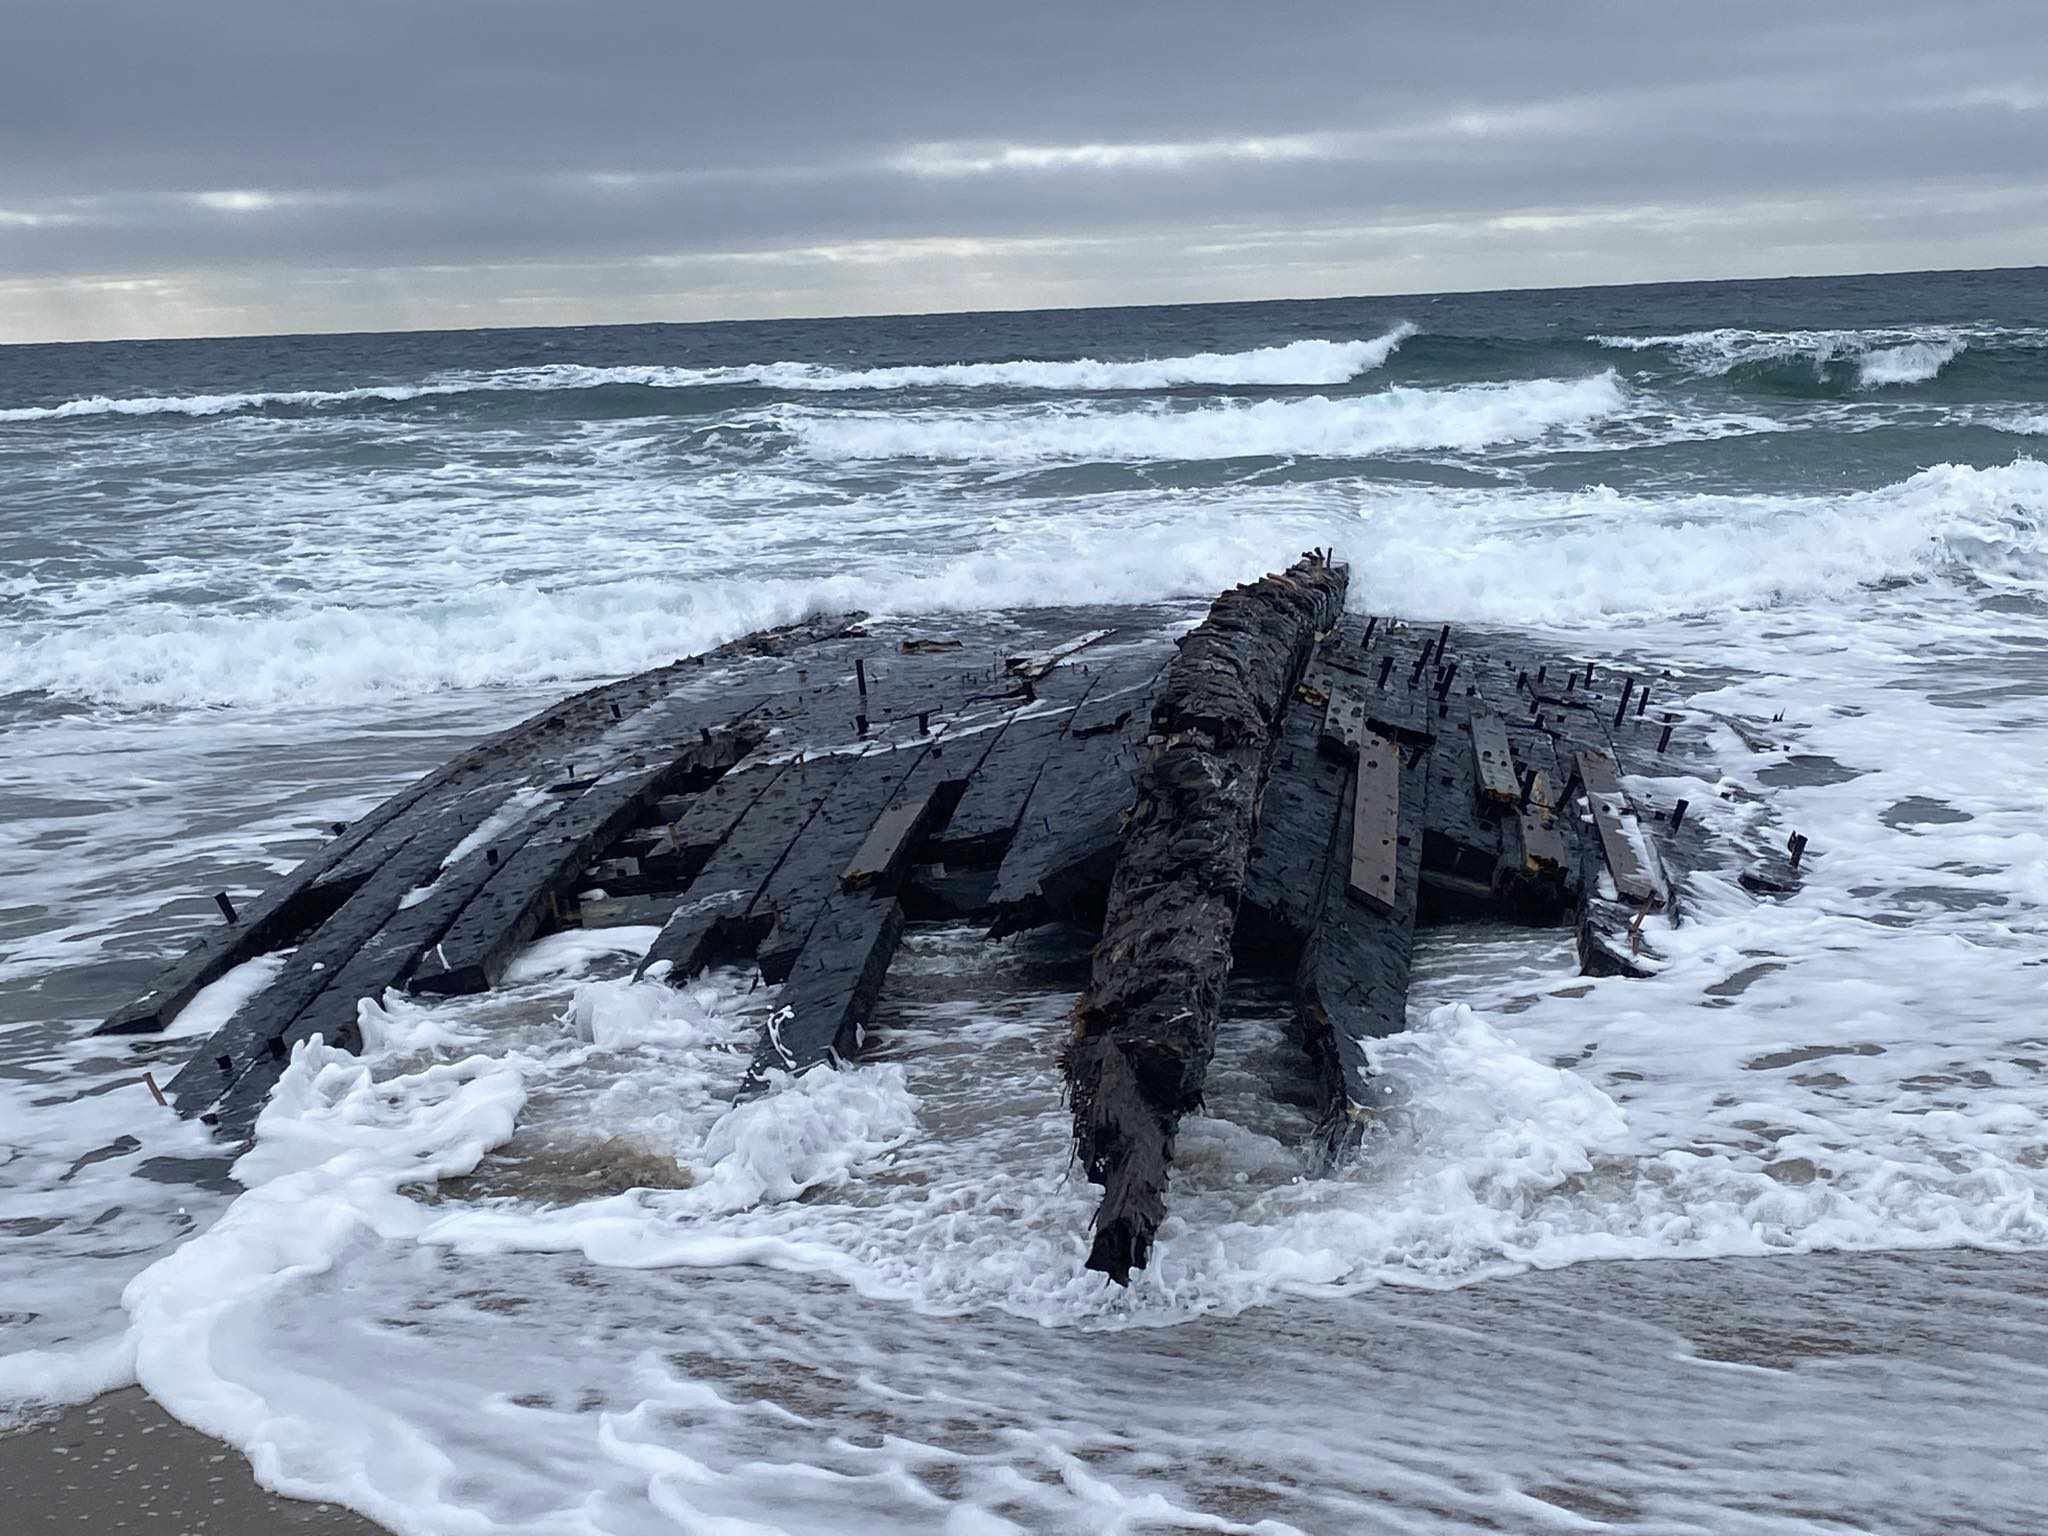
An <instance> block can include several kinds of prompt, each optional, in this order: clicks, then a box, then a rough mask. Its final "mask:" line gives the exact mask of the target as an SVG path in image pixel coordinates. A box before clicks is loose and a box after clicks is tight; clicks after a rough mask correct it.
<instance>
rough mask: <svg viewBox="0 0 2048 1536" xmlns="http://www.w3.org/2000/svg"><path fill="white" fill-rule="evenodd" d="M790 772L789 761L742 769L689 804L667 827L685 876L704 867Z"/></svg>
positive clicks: (720, 781)
mask: <svg viewBox="0 0 2048 1536" xmlns="http://www.w3.org/2000/svg"><path fill="white" fill-rule="evenodd" d="M788 768H789V764H788V762H786V761H785V762H779V763H762V764H759V765H758V766H755V767H751V768H749V767H740V768H737V769H735V770H734V771H733V772H731V773H728V774H726V775H725V776H724V777H723V778H721V779H720V780H719V781H718V782H717V783H716V784H713V785H712V786H711V787H710V788H709V789H706V790H705V791H704V792H703V793H701V794H699V795H696V796H694V797H693V798H692V799H691V800H690V802H689V803H688V804H687V805H686V806H685V807H684V808H683V809H682V811H681V812H680V813H679V814H678V815H677V816H676V818H675V819H674V820H673V821H672V822H670V823H669V827H668V834H669V837H670V839H671V840H672V841H673V843H674V846H675V852H676V855H677V857H678V858H680V859H681V860H682V864H683V873H684V874H685V875H695V874H696V873H697V872H698V871H699V870H701V869H702V868H703V867H704V865H705V864H706V862H708V861H709V859H710V858H711V855H712V854H713V853H715V852H716V851H717V850H718V847H719V845H720V844H721V843H723V842H724V841H725V840H726V839H727V838H728V837H730V836H731V835H732V829H733V828H734V827H736V826H738V825H739V823H740V818H741V817H743V816H745V815H746V814H747V811H748V810H749V808H751V807H752V805H753V804H754V802H755V801H756V800H759V799H760V798H761V796H762V795H764V794H766V793H767V792H768V790H769V788H770V787H771V786H772V785H773V784H774V783H775V781H776V779H777V778H779V777H780V776H781V775H782V774H783V773H784V772H785V771H787V770H788Z"/></svg>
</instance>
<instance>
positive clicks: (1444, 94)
mask: <svg viewBox="0 0 2048 1536" xmlns="http://www.w3.org/2000/svg"><path fill="white" fill-rule="evenodd" d="M9 31H10V46H9V48H8V49H6V50H5V51H4V52H0V339H14V340H26V339H35V338H44V337H48V338H56V337H73V336H103V335H130V334H207V333H220V332H227V331H270V330H305V329H335V328H343V329H347V328H365V327H369V328H381V327H391V326H421V325H481V324H523V323H579V322H588V321H599V320H624V319H696V318H708V317H715V316H726V315H767V314H796V313H836V312H853V311H861V310H921V309H942V308H958V307H980V306H992V307H1020V306H1032V305H1039V304H1079V303H1109V302H1155V301H1173V300H1184V299H1199V298H1218V299H1224V298H1246V297H1264V296H1293V295H1306V294H1312V293H1344V292H1372V291H1379V292H1388V291H1419V290H1429V289H1437V288H1450V287H1492V286H1520V285H1524V284H1557V283H1575V282H1605V281H1625V280H1630V279H1654V278H1663V277H1681V276H1714V275H1766V274H1775V273H1780V272H1795V271H1827V270H1834V271H1841V270H1870V269H1883V268H1894V269H1896V268H1908V267H1916V266H1971V265H1995V264H2012V263H2022V262H2026V261H2032V260H2039V259H2040V253H2041V252H2042V251H2044V250H2048V169H2044V167H2043V164H2042V161H2041V157H2040V155H2039V146H2040V144H2041V143H2042V142H2043V140H2044V137H2048V96H2044V94H2043V92H2042V91H2041V89H2040V86H2039V81H2040V80H2042V79H2043V78H2048V29H2044V28H2042V27H2041V26H2040V25H2039V10H2038V5H2037V4H2036V3H2035V0H1958V3H1955V4H1951V5H1948V6H1944V7H1939V8H1934V7H1926V6H1921V5H1909V4H1901V3H1891V0H1881V3H1876V4H1868V3H1866V4H1848V3H1840V0H1810V3H1807V4H1803V5H1799V6H1786V5H1783V4H1782V3H1771V4H1760V3H1754V0H1731V3H1729V4H1725V5H1722V6H1718V7H1715V8H1713V9H1712V10H1711V11H1710V12H1709V11H1700V10H1698V9H1696V8H1688V9H1687V11H1686V12H1685V13H1684V14H1683V15H1681V14H1680V13H1678V12H1676V11H1672V10H1668V9H1667V8H1661V7H1633V6H1617V5H1615V4H1612V3H1599V4H1594V3H1584V0H1577V3H1574V0H1564V3H1560V4H1557V5H1553V6H1548V7H1545V8H1543V11H1542V12H1541V17H1540V24H1539V21H1538V20H1537V13H1534V12H1531V11H1529V10H1528V9H1527V8H1526V7H1521V6H1514V5H1508V4H1504V3H1503V4H1489V3H1464V4H1454V5H1448V6H1433V7H1427V8H1409V7H1364V6H1358V5H1355V4H1349V5H1341V6H1339V5H1329V6H1320V5H1299V6H1289V7H1285V8H1282V9H1279V10H1274V9H1272V8H1266V7H1249V6H1244V5H1241V4H1231V5H1225V4H1220V3H1209V0H1196V3H1181V4H1174V5H1170V6H1169V5H1153V4H1142V3H1133V4H1128V5H1119V6H1114V7H1102V6H1097V5H1079V4H1071V3H1067V0H1047V3H1044V4H1040V5H1036V6H1032V7H1004V8H995V7H979V6H959V5H952V4H948V5H936V4H890V3H878V4H875V5H870V6H844V5H827V4H822V3H820V4H814V5H793V4H786V3H774V0H767V3H762V4H759V5H755V6H749V7H728V8H718V9H716V10H714V9H712V8H708V7H701V6H678V5H673V4H670V3H666V0H618V3H614V4H609V5H607V6H605V7H603V8H601V9H600V10H597V11H594V12H593V11H590V10H587V9H579V8H576V7H567V6H562V5H560V4H559V3H547V4H543V3H539V0H441V3H437V4H435V5H430V6H422V5H419V4H417V3H414V0H358V3H356V4H352V5H350V6H336V7H318V8H309V7H298V6H278V5H275V4H272V3H269V0H262V3H257V0H212V3H210V4H209V5H208V6H206V7H204V8H203V9H201V10H199V11H196V12H195V11H192V10H190V9H188V8H168V9H167V8H165V7H163V6H161V5H160V4H156V3H154V0H73V3H71V4H68V5H65V6H42V7H33V8H30V13H29V14H28V15H26V16H19V17H15V18H12V19H11V20H10V25H9Z"/></svg>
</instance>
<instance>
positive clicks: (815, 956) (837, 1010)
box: [748, 890, 903, 1086]
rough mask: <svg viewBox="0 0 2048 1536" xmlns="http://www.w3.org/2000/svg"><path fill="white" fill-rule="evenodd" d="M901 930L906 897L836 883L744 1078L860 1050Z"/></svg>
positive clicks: (800, 1068) (801, 1068)
mask: <svg viewBox="0 0 2048 1536" xmlns="http://www.w3.org/2000/svg"><path fill="white" fill-rule="evenodd" d="M902 936H903V903H902V902H901V901H900V900H898V899H897V897H896V896H895V895H894V894H893V893H885V892H878V891H868V890H861V891H835V892H834V893H833V894H832V896H831V898H830V900H829V901H828V902H827V904H826V908H825V911H824V913H823V915H822V916H820V918H819V919H818V922H817V924H816V925H815V931H814V932H813V933H812V934H811V935H810V936H809V938H808V940H807V941H806V942H805V944H804V946H803V949H802V951H801V952H800V953H799V954H798V956H797V958H796V963H795V967H794V969H792V970H791V972H790V974H789V979H788V980H787V981H786V982H785V983H784V984H783V988H782V996H781V998H780V999H779V1006H778V1007H777V1008H776V1010H775V1013H774V1016H773V1017H772V1018H771V1019H770V1020H769V1022H768V1025H767V1027H766V1028H765V1029H764V1030H763V1033H762V1040H761V1045H760V1047H759V1049H758V1050H757V1052H756V1054H755V1057H754V1064H753V1067H752V1069H751V1071H750V1072H749V1073H748V1082H749V1085H750V1086H758V1084H759V1083H760V1081H761V1079H762V1077H763V1075H764V1074H765V1073H767V1072H769V1071H783V1072H798V1073H801V1072H808V1071H810V1070H811V1069H812V1068H813V1067H818V1066H826V1065H834V1064H837V1063H838V1062H841V1061H851V1060H853V1059H854V1058H855V1057H856V1056H858V1055H859V1054H860V1052H861V1048H862V1046H863V1045H864V1044H865V1042H866V1038H867V1024H868V1020H869V1018H870V1017H871V1016H872V1014H873V1011H874V1006H875V1000H876V998H878V997H879V996H880V995H881V991H882V984H883V982H884V981H885V980H887V978H888V974H889V962H890V960H891V959H892V958H894V956H895V953H896V945H897V943H898V941H899V940H900V939H901V938H902Z"/></svg>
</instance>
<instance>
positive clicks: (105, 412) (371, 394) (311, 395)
mask: <svg viewBox="0 0 2048 1536" xmlns="http://www.w3.org/2000/svg"><path fill="white" fill-rule="evenodd" d="M473 387H474V386H472V385H468V384H457V383H452V382H450V383H438V384H376V385H365V386H363V387H362V388H360V389H282V390H263V391H256V392H251V393H247V394H226V395H136V396H133V397H131V398H127V399H121V400H116V399H111V398H109V397H108V396H106V395H90V396H87V397H86V398H85V399H82V400H66V401H65V402H64V403H63V404H62V405H17V406H9V407H6V408H5V409H0V423H5V422H30V421H69V420H71V419H73V418H76V417H82V416H231V415H233V414H234V413H236V412H237V411H259V410H263V409H266V408H268V407H271V406H297V407H307V406H331V405H359V404H362V403H363V402H365V401H377V400H381V401H385V402H388V403H393V404H397V403H403V402H404V401H407V400H419V399H422V398H425V397H428V396H433V395H460V394H466V393H468V392H469V391H470V390H471V389H472V388H473Z"/></svg>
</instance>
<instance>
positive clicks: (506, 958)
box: [411, 731, 757, 995]
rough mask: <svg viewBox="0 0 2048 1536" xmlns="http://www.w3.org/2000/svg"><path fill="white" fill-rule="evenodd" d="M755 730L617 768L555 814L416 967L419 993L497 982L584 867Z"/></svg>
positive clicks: (737, 751)
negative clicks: (663, 798) (647, 811)
mask: <svg viewBox="0 0 2048 1536" xmlns="http://www.w3.org/2000/svg"><path fill="white" fill-rule="evenodd" d="M755 739H757V738H755V737H753V736H751V735H744V734H742V733H740V732H735V731H717V732H712V733H709V735H708V736H707V737H706V738H704V739H701V740H698V741H691V742H689V743H688V744H687V745H684V746H682V747H680V748H678V749H674V750H673V755H672V756H669V757H667V758H666V759H664V758H661V757H655V758H654V759H653V760H652V761H650V762H648V763H646V764H645V765H644V766H641V767H637V768H635V767H627V768H624V769H620V770H614V771H613V772H612V773H610V775H609V776H607V777H606V778H605V779H603V780H602V781H600V782H599V783H597V784H595V785H594V786H592V787H591V788H590V789H588V790H586V791H585V792H584V793H583V794H581V795H579V796H578V797H577V798H576V799H575V800H574V801H572V802H571V803H570V804H569V805H568V806H566V807H565V808H564V809H563V810H562V812H561V813H560V814H559V815H557V816H556V817H554V818H553V819H552V820H551V821H550V822H548V823H547V825H546V826H545V827H544V828H543V829H542V830H541V831H540V833H539V834H538V835H536V836H535V837H534V838H533V839H532V840H531V841H529V842H527V843H526V844H525V845H524V846H522V847H521V848H520V849H519V851H518V852H517V853H515V854H514V855H513V856H512V857H511V858H510V859H508V860H506V861H505V862H503V863H502V864H500V865H498V867H497V868H496V869H495V870H493V871H492V872H491V875H490V878H489V879H488V880H487V881H486V882H485V883H484V885H483V886H482V888H481V889H479V890H478V891H477V893H476V894H475V896H474V897H472V898H471V899H470V901H469V902H468V903H467V904H466V905H465V906H464V907H463V909H462V911H461V913H460V914H459V915H458V916H457V917H456V918H455V919H454V921H453V922H452V923H451V924H450V926H449V928H448V932H447V934H446V935H445V936H444V937H443V938H442V939H441V940H440V941H439V942H438V943H436V944H435V945H434V947H433V949H432V950H431V951H430V952H429V953H428V954H427V955H426V956H425V958H424V959H422V961H421V962H420V964H419V967H418V968H417V970H416V971H415V972H414V973H413V976H412V980H411V988H412V990H413V991H415V992H426V993H433V994H437V995H450V994H459V993H467V992H481V991H483V990H484V989H486V988H487V987H492V986H495V985H496V984H497V980H498V977H499V976H500V975H501V974H503V972H504V969H505V966H506V965H507V964H508V963H510V961H511V959H512V956H513V955H514V954H516V953H517V952H518V951H519V949H520V948H521V947H522V946H523V945H525V944H526V943H527V941H528V940H530V939H532V938H533V937H534V935H535V934H537V933H538V932H540V930H541V927H542V925H543V924H544V923H545V922H546V921H547V920H548V919H549V918H550V917H551V916H552V915H553V913H554V911H555V909H556V906H557V904H558V903H559V901H560V899H561V898H562V897H563V896H566V895H567V894H568V893H569V892H570V891H572V890H573V889H575V887H576V885H577V883H578V881H579V879H580V878H581V876H582V873H583V869H584V866H585V865H587V864H588V863H589V862H590V860H591V858H592V856H593V855H594V854H595V853H596V852H597V851H598V850H600V849H602V848H605V847H607V846H609V845H610V844H611V843H612V842H613V841H614V840H615V839H617V838H618V837H619V836H620V834H622V833H623V832H625V831H627V830H628V829H629V828H631V827H632V826H633V825H634V824H635V823H636V822H638V821H639V820H640V819H641V817H642V815H643V813H644V811H645V809H646V807H648V806H649V805H651V804H653V803H654V801H656V800H657V799H659V798H660V797H661V796H662V795H665V794H668V793H670V792H671V791H673V790H674V789H676V788H677V787H678V786H680V785H682V784H684V783H686V782H687V781H688V780H689V779H691V778H692V777H695V776H702V775H707V774H711V773H719V772H723V771H724V769H725V768H727V767H729V766H731V764H732V763H733V762H734V761H735V760H737V759H738V758H739V757H741V756H743V755H744V754H745V753H746V751H747V750H749V749H750V748H751V746H752V745H753V743H754V741H755Z"/></svg>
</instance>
